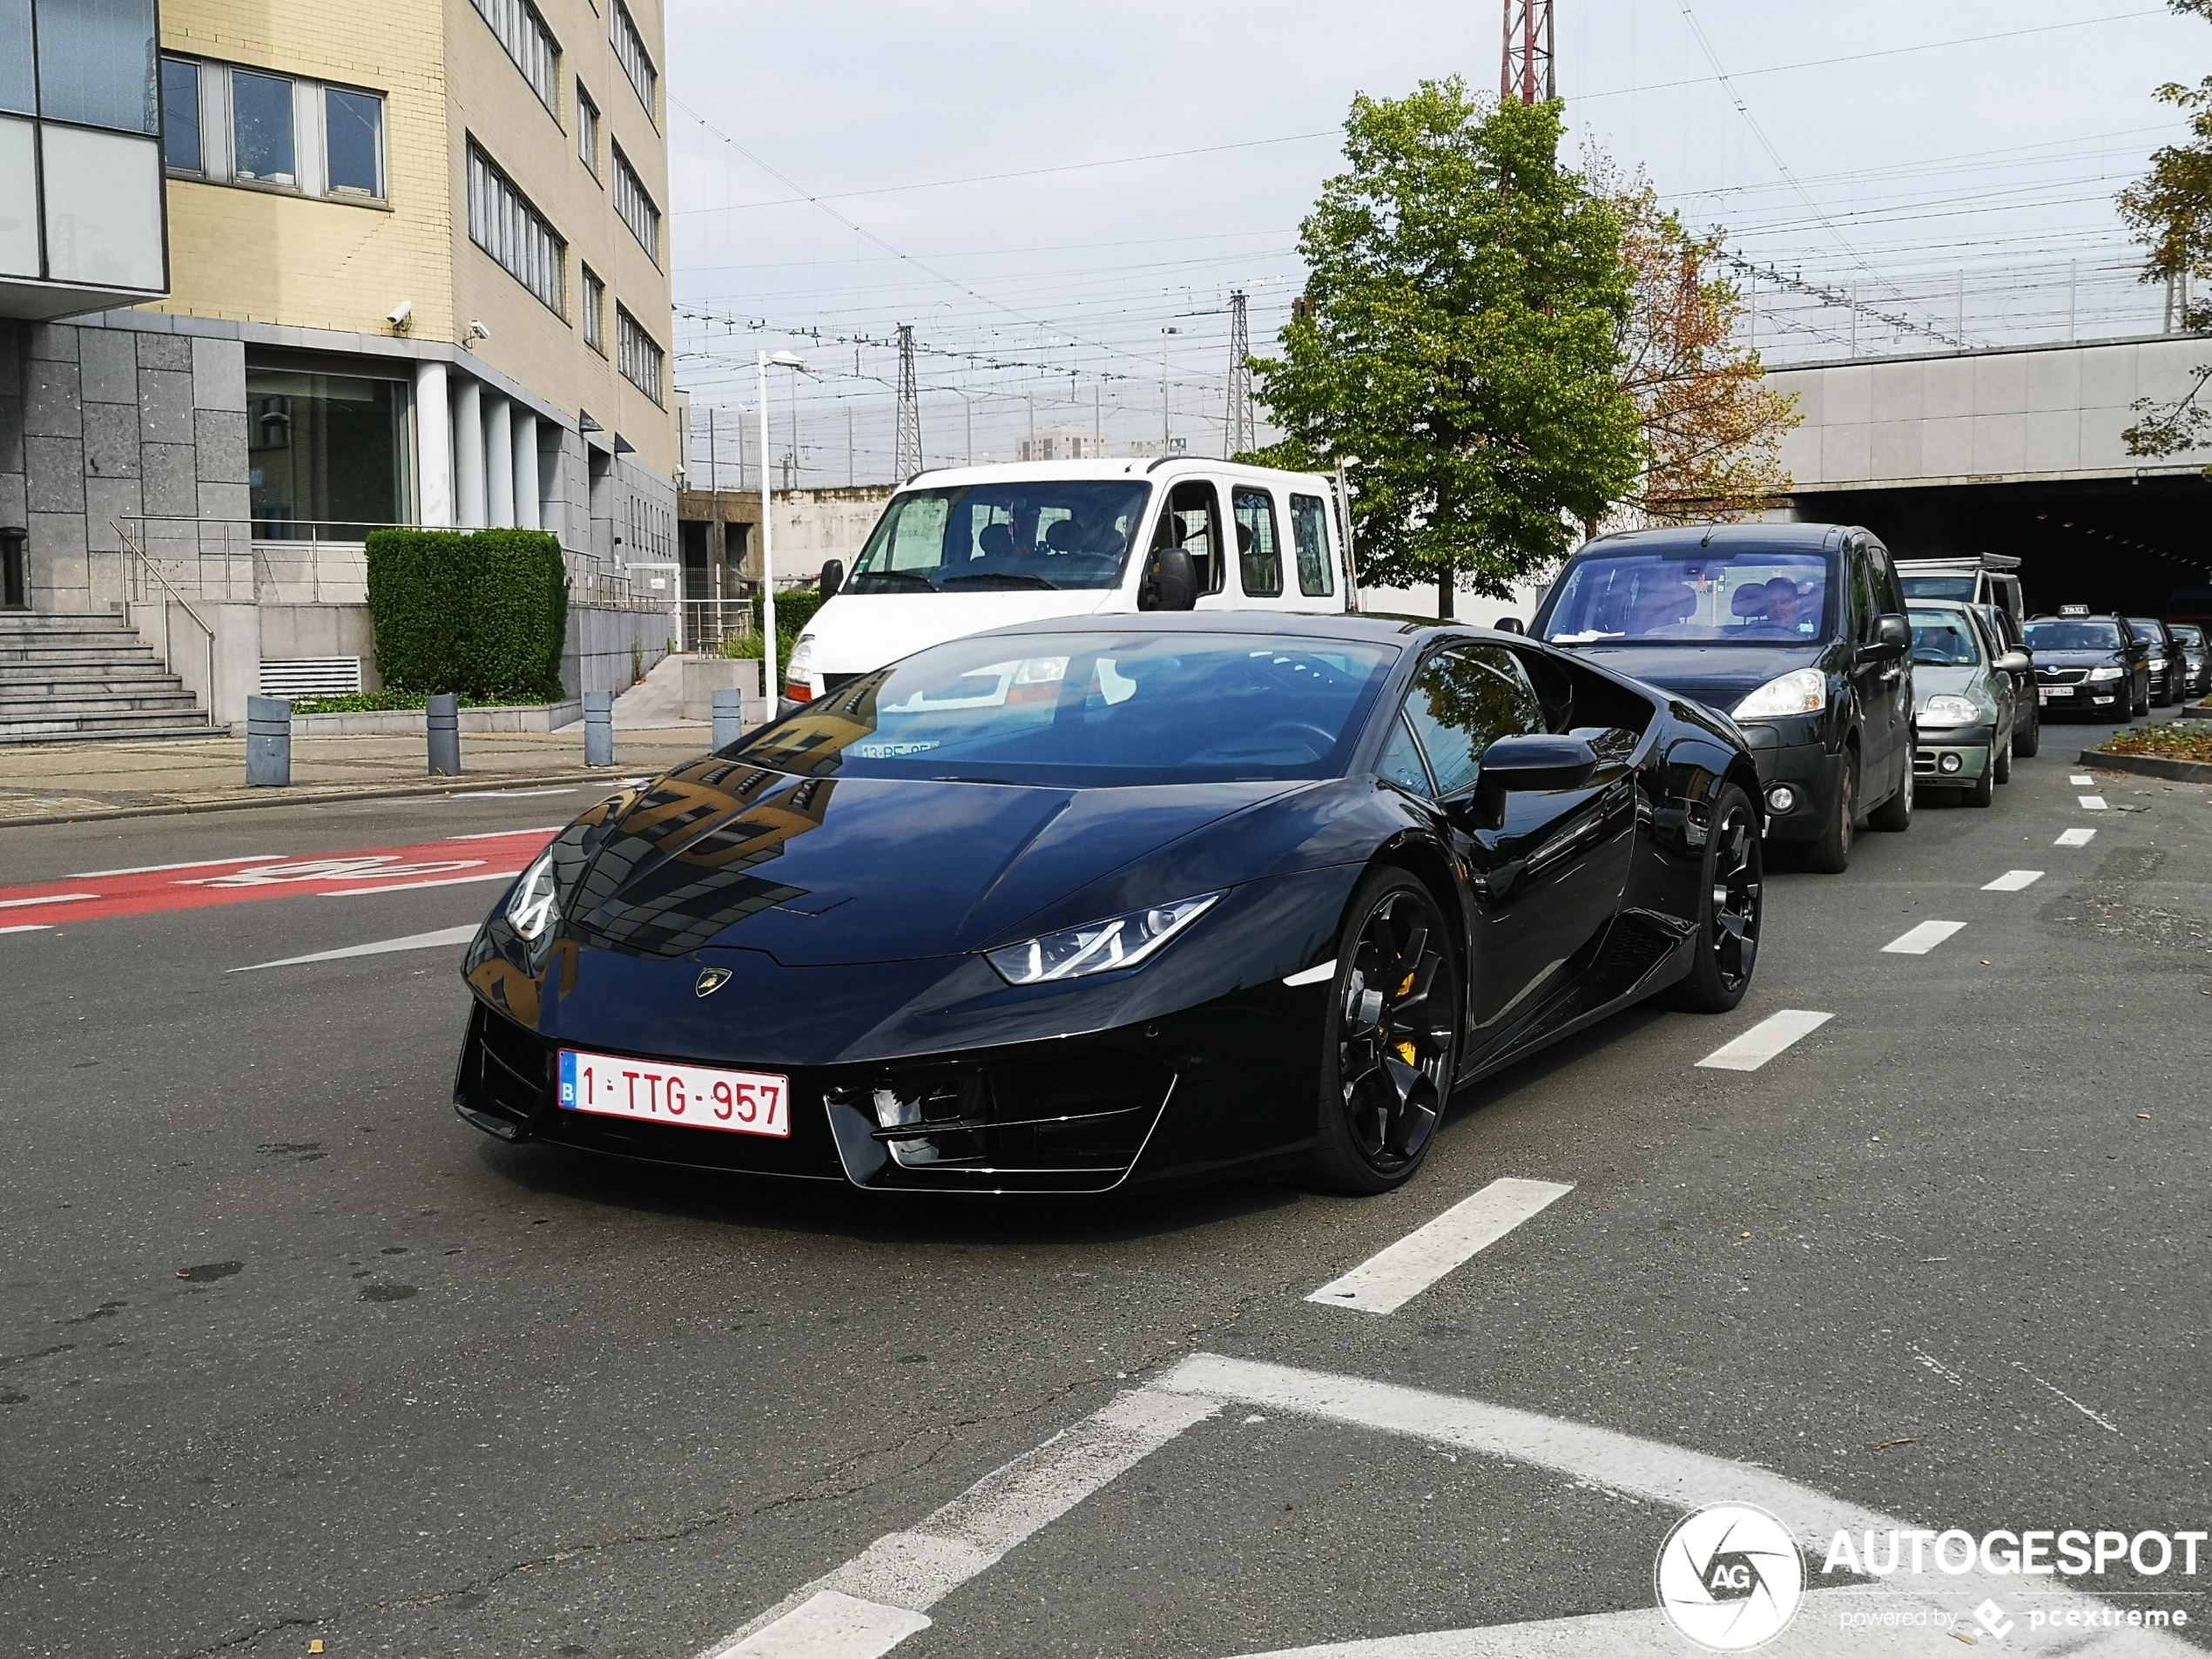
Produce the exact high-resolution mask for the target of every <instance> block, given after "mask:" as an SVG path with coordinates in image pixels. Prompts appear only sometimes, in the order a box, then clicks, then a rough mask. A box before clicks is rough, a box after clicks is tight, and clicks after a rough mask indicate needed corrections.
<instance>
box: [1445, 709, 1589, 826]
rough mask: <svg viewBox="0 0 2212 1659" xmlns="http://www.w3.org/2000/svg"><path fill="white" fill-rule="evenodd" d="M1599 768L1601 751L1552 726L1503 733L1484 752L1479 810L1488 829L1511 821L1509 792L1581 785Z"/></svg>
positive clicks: (1477, 813)
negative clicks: (1549, 729)
mask: <svg viewBox="0 0 2212 1659" xmlns="http://www.w3.org/2000/svg"><path fill="white" fill-rule="evenodd" d="M1596 773H1597V751H1596V750H1595V749H1593V748H1591V747H1590V745H1589V744H1588V742H1587V741H1586V740H1585V739H1583V738H1570V737H1561V736H1560V735H1558V734H1556V733H1554V732H1528V733H1526V734H1522V735H1519V736H1514V737H1510V738H1499V739H1498V740H1497V741H1496V742H1495V743H1494V744H1492V745H1490V746H1489V747H1488V748H1487V749H1486V750H1484V751H1483V752H1482V760H1481V767H1480V772H1479V774H1478V775H1477V778H1476V781H1475V786H1474V816H1475V821H1476V823H1477V824H1478V825H1480V826H1481V827H1483V828H1485V829H1495V828H1497V827H1498V826H1500V825H1501V824H1503V823H1504V822H1505V821H1506V797H1507V795H1510V794H1516V793H1521V792H1534V791H1537V790H1545V789H1581V788H1584V787H1586V786H1588V783H1589V781H1590V779H1592V778H1593V777H1595V775H1596Z"/></svg>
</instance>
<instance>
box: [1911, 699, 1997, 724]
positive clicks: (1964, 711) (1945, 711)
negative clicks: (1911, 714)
mask: <svg viewBox="0 0 2212 1659" xmlns="http://www.w3.org/2000/svg"><path fill="white" fill-rule="evenodd" d="M1920 718H1922V719H1923V720H1925V721H1926V722H1927V723H1928V724H1929V725H1973V724H1974V723H1975V722H1976V721H1978V720H1980V719H1982V718H1985V717H1984V715H1983V714H1982V711H1980V710H1979V709H1978V708H1976V707H1975V706H1974V703H1973V698H1965V697H1932V698H1929V699H1928V700H1927V701H1926V702H1925V703H1923V704H1922V705H1920Z"/></svg>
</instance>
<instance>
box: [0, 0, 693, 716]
mask: <svg viewBox="0 0 2212 1659" xmlns="http://www.w3.org/2000/svg"><path fill="white" fill-rule="evenodd" d="M662 25H663V10H662V4H661V0H388V3H385V4H382V5H380V6H375V7H369V8H364V9H360V10H356V9H354V8H352V7H347V6H329V5H321V6H315V5H295V6H289V7H272V6H267V5H262V4H258V3H247V0H164V3H162V4H160V6H159V8H158V14H157V10H156V6H155V4H154V3H153V0H0V606H9V607H14V608H15V609H17V610H19V611H25V612H29V613H31V614H32V615H33V616H34V617H35V616H37V615H40V614H47V615H57V616H58V615H72V616H80V617H81V616H112V615H113V614H114V612H115V610H116V608H117V607H118V605H122V606H128V607H129V608H130V609H129V610H128V611H127V612H126V614H128V615H129V616H130V617H132V620H133V621H134V622H135V621H137V620H138V610H139V607H142V606H144V605H145V604H148V603H150V602H153V603H157V604H158V606H159V607H160V609H159V619H160V623H161V625H162V627H163V629H164V630H165V631H173V628H172V624H182V625H183V626H185V629H186V631H187V632H190V631H192V630H193V629H198V628H202V627H205V628H206V630H207V631H211V632H214V633H218V634H219V635H221V636H222V637H221V639H220V641H219V647H220V650H219V655H220V658H221V662H220V664H219V666H218V667H217V668H216V669H215V670H214V671H213V680H214V682H215V683H212V684H209V685H204V686H200V687H199V688H197V689H198V690H199V692H200V693H201V695H202V696H203V697H205V698H209V699H211V700H212V703H213V704H214V705H217V706H216V709H215V711H216V714H217V717H218V718H219V720H227V719H229V718H236V715H235V711H236V708H237V705H239V703H241V702H242V698H243V695H244V692H245V691H248V690H252V689H254V687H255V686H256V685H259V684H260V683H262V682H263V681H265V680H268V679H270V678H272V675H271V674H270V673H269V672H267V671H266V670H265V665H268V664H276V665H280V664H295V665H297V664H307V663H320V664H339V665H340V668H339V674H340V677H341V678H342V677H343V676H342V664H344V662H345V661H346V660H347V659H359V658H368V656H369V654H370V651H369V646H368V637H367V618H366V610H365V606H364V604H363V601H364V599H365V594H364V591H363V577H362V568H363V561H362V556H361V543H362V539H363V537H364V536H366V535H367V534H368V531H369V530H370V529H374V528H376V527H378V526H381V525H393V524H421V525H431V526H456V527H474V526H517V527H522V528H525V529H546V530H550V531H552V532H553V533H554V534H555V535H556V536H558V537H559V538H560V541H561V543H562V546H563V549H564V550H566V551H567V553H568V555H569V556H570V571H571V577H572V580H573V581H574V583H575V584H576V585H575V593H576V597H577V600H578V601H579V602H583V603H585V604H590V603H594V602H604V603H605V604H607V605H608V606H609V607H610V608H613V609H619V608H620V605H621V604H622V603H623V602H624V600H625V599H626V598H627V597H628V596H629V594H630V593H631V588H632V585H633V583H632V582H631V578H632V577H633V575H635V574H636V573H635V572H633V570H631V567H632V566H634V565H637V564H641V563H643V564H648V565H652V566H656V567H660V568H662V569H667V568H670V567H672V566H673V565H674V563H675V562H676V547H675V519H676V474H677V469H678V455H677V435H676V423H675V420H674V418H673V415H672V414H671V408H672V404H673V397H674V394H673V389H672V387H671V375H670V363H669V349H670V345H671V302H670V292H671V290H670V275H669V267H670V250H669V226H668V221H667V216H666V215H667V204H668V199H669V184H668V145H667V139H666V136H665V134H666V121H667V111H666V102H667V98H666V91H665V87H664V82H663V73H664V66H665V57H664V47H663V26H662ZM637 585H638V586H640V587H642V586H643V585H644V584H643V583H638V584H637ZM662 585H663V586H664V587H667V586H671V585H672V584H670V583H665V582H664V583H663V584H662ZM157 594H158V599H157V598H155V596H156V595H157ZM172 600H173V601H174V604H172V603H171V601H172ZM178 606H183V607H185V610H188V611H189V612H190V613H191V614H190V616H189V617H179V616H177V615H175V614H173V613H174V611H175V610H176V608H177V607H178ZM244 610H251V611H252V612H253V614H252V615H250V616H249V615H245V614H241V612H242V611H244ZM141 631H145V629H144V627H143V625H142V627H141ZM165 644H166V642H165ZM621 655H622V656H623V658H624V659H625V660H626V659H627V658H628V656H629V652H628V651H627V650H626V649H625V650H624V651H623V652H622V653H621ZM172 656H174V657H180V658H187V659H190V658H192V653H191V652H181V653H172ZM180 671H181V672H183V673H184V678H185V679H186V681H187V682H190V681H191V680H192V672H191V671H190V662H189V661H187V662H186V663H185V665H184V667H183V668H182V669H180ZM273 678H275V679H277V680H279V681H282V682H285V683H286V684H287V685H293V684H300V685H304V684H307V683H308V682H309V681H311V680H313V679H314V676H313V675H311V674H303V673H302V672H301V671H298V669H297V668H296V666H295V669H294V670H293V671H290V672H289V673H287V671H283V670H282V669H281V668H280V669H279V670H278V671H277V672H276V673H275V674H274V676H273ZM571 689H572V690H577V689H584V688H583V687H582V686H574V687H571ZM4 695H5V687H4V684H0V696H4Z"/></svg>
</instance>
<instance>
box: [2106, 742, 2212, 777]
mask: <svg viewBox="0 0 2212 1659" xmlns="http://www.w3.org/2000/svg"><path fill="white" fill-rule="evenodd" d="M2081 764H2082V765H2085V766H2101V767H2103V768H2104V770H2105V771H2107V772H2138V773H2141V775H2142V776H2144V777H2146V778H2163V779H2167V780H2168V782H2169V783H2176V784H2212V760H2169V759H2166V758H2165V757H2164V756H2163V755H2116V754H2110V753H2107V752H2106V751H2104V750H2102V749H2084V750H2083V751H2082V752H2081Z"/></svg>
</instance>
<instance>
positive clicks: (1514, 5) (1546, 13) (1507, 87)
mask: <svg viewBox="0 0 2212 1659" xmlns="http://www.w3.org/2000/svg"><path fill="white" fill-rule="evenodd" d="M1553 42H1554V36H1553V32H1552V0H1506V50H1505V56H1504V57H1503V58H1502V59H1501V63H1500V65H1499V69H1498V97H1499V98H1500V99H1501V100H1503V101H1509V102H1512V103H1515V104H1548V103H1549V102H1550V101H1551V100H1552V99H1553V98H1556V97H1558V96H1559V87H1558V83H1557V81H1556V80H1555V79H1554V78H1553V75H1552V46H1553Z"/></svg>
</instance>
